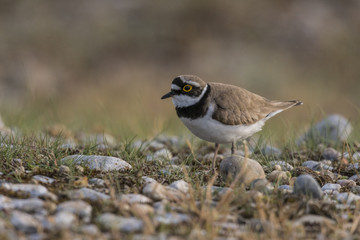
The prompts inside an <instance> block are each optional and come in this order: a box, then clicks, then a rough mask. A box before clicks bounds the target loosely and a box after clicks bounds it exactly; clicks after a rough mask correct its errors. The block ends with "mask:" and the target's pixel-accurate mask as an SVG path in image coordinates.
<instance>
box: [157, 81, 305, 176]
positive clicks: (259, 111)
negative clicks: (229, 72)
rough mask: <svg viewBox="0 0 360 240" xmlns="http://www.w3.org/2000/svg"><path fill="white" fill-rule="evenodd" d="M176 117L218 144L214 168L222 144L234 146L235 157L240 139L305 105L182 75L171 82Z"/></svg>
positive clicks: (169, 93)
mask: <svg viewBox="0 0 360 240" xmlns="http://www.w3.org/2000/svg"><path fill="white" fill-rule="evenodd" d="M166 98H172V102H173V104H174V106H175V110H176V113H177V116H178V117H179V118H180V120H181V121H182V122H183V123H184V125H185V126H186V127H187V128H188V129H189V130H190V131H191V132H192V133H193V134H194V135H195V136H197V137H199V138H200V139H203V140H205V141H208V142H212V143H215V152H214V157H213V160H212V169H213V170H215V163H216V156H217V153H218V150H219V146H220V144H226V143H231V154H232V155H233V154H235V146H236V142H237V141H238V140H245V139H247V138H248V137H250V136H252V135H253V134H255V133H256V132H259V131H260V130H261V129H262V127H263V126H264V124H265V122H266V121H267V120H268V119H270V118H271V117H273V116H275V115H276V114H278V113H280V112H282V111H284V110H287V109H289V108H291V107H294V106H298V105H301V104H303V103H302V102H301V101H299V100H292V101H276V100H275V101H274V100H268V99H266V98H265V97H262V96H260V95H258V94H255V93H252V92H250V91H248V90H246V89H244V88H241V87H238V86H234V85H230V84H224V83H217V82H209V83H207V82H205V81H204V80H202V79H201V78H200V77H198V76H195V75H180V76H177V77H175V78H174V80H173V81H172V83H171V90H170V92H168V93H166V94H165V95H164V96H162V97H161V99H166Z"/></svg>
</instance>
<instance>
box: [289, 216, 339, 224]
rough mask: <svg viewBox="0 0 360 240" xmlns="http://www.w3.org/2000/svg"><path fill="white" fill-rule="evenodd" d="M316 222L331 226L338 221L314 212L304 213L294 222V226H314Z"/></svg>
mask: <svg viewBox="0 0 360 240" xmlns="http://www.w3.org/2000/svg"><path fill="white" fill-rule="evenodd" d="M315 224H321V225H324V226H331V225H335V224H336V222H335V221H334V220H332V219H330V218H327V217H323V216H319V215H314V214H307V215H304V216H302V217H300V218H299V219H297V220H295V221H294V222H293V226H295V227H298V226H300V225H302V226H306V225H308V226H314V225H315Z"/></svg>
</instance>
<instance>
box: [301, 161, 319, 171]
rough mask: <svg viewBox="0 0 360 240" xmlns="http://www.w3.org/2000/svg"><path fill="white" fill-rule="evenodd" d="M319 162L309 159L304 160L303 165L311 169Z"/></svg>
mask: <svg viewBox="0 0 360 240" xmlns="http://www.w3.org/2000/svg"><path fill="white" fill-rule="evenodd" d="M318 164H319V162H317V161H313V160H308V161H306V162H303V163H302V166H303V167H307V168H310V169H313V168H314V167H315V166H317V165H318Z"/></svg>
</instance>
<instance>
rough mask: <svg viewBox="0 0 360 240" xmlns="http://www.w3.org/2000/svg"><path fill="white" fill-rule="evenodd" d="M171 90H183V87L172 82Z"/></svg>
mask: <svg viewBox="0 0 360 240" xmlns="http://www.w3.org/2000/svg"><path fill="white" fill-rule="evenodd" d="M171 90H181V87H179V86H178V85H176V84H171Z"/></svg>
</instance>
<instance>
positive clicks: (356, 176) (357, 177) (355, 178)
mask: <svg viewBox="0 0 360 240" xmlns="http://www.w3.org/2000/svg"><path fill="white" fill-rule="evenodd" d="M359 179H360V175H359V174H355V175H352V176H351V177H349V180H353V181H354V182H356V181H359Z"/></svg>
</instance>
